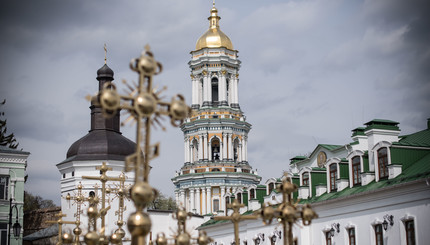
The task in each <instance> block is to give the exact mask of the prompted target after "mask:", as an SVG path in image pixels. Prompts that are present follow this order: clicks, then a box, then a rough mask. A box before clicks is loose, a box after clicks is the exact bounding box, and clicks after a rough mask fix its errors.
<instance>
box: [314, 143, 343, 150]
mask: <svg viewBox="0 0 430 245" xmlns="http://www.w3.org/2000/svg"><path fill="white" fill-rule="evenodd" d="M319 146H321V147H324V148H326V149H327V150H329V151H333V150H336V149H338V148H340V147H343V145H329V144H319Z"/></svg>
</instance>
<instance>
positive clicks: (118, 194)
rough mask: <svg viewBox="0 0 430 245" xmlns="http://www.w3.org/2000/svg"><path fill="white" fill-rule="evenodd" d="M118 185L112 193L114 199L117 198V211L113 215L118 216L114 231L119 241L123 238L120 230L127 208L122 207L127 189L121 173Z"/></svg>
mask: <svg viewBox="0 0 430 245" xmlns="http://www.w3.org/2000/svg"><path fill="white" fill-rule="evenodd" d="M119 179H120V181H119V184H115V185H116V188H113V189H112V192H113V193H114V194H115V197H114V198H113V199H112V200H114V199H115V198H118V210H117V211H115V215H118V220H117V222H116V224H117V225H118V229H117V230H116V231H115V233H116V234H117V236H119V237H120V238H121V239H122V238H123V237H124V236H125V232H124V230H123V229H122V226H123V225H124V211H125V210H126V209H127V207H126V206H125V205H124V200H125V199H127V200H129V198H128V197H127V195H126V192H127V189H128V188H127V187H126V186H125V179H126V178H125V174H124V173H121V174H120V175H119Z"/></svg>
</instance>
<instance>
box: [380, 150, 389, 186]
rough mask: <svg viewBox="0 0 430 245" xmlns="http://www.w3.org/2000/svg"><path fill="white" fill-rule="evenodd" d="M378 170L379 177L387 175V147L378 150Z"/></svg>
mask: <svg viewBox="0 0 430 245" xmlns="http://www.w3.org/2000/svg"><path fill="white" fill-rule="evenodd" d="M378 170H379V178H380V179H382V178H386V177H388V154H387V147H383V148H381V149H379V150H378Z"/></svg>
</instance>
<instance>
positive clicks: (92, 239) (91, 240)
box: [84, 231, 100, 245]
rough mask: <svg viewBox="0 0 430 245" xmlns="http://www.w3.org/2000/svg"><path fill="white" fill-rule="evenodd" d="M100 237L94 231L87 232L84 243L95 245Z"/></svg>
mask: <svg viewBox="0 0 430 245" xmlns="http://www.w3.org/2000/svg"><path fill="white" fill-rule="evenodd" d="M99 239H100V236H99V234H97V232H95V231H91V232H88V233H87V234H86V235H85V236H84V241H85V243H86V244H87V245H96V244H98V243H99Z"/></svg>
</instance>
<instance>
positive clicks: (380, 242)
mask: <svg viewBox="0 0 430 245" xmlns="http://www.w3.org/2000/svg"><path fill="white" fill-rule="evenodd" d="M374 228H375V244H376V245H384V236H383V233H382V224H377V225H375V227H374Z"/></svg>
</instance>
